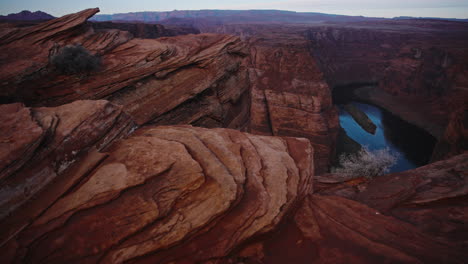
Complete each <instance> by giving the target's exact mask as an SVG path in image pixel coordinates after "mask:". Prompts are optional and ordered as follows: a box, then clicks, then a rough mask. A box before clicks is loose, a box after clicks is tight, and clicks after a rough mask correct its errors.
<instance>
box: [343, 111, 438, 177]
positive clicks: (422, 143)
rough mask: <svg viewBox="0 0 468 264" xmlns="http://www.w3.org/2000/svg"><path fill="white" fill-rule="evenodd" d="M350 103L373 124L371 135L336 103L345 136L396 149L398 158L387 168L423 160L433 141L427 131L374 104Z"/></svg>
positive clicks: (397, 168) (420, 163) (401, 168)
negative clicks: (374, 128) (375, 127)
mask: <svg viewBox="0 0 468 264" xmlns="http://www.w3.org/2000/svg"><path fill="white" fill-rule="evenodd" d="M353 104H354V105H355V106H356V107H358V108H359V109H361V110H362V111H364V112H365V113H366V114H367V115H368V116H369V118H370V119H371V120H372V122H374V124H375V125H376V126H377V130H376V132H375V135H372V134H369V133H367V132H366V131H364V130H363V129H362V128H361V127H360V126H359V125H358V124H357V123H356V122H355V121H354V119H353V118H352V117H351V116H350V115H349V114H348V113H347V112H346V111H344V110H343V108H342V107H339V108H340V123H341V127H343V128H344V129H345V130H346V133H347V134H348V136H349V137H351V138H352V139H354V140H355V141H357V142H358V143H360V144H361V145H363V146H367V147H368V148H369V149H370V150H375V149H382V148H386V147H388V148H390V150H391V151H392V152H395V153H398V154H399V158H398V161H397V163H396V164H395V165H394V166H393V167H392V168H390V172H399V171H405V170H409V169H413V168H416V167H420V166H423V165H425V164H427V162H428V161H429V159H430V156H431V153H432V150H433V148H434V145H435V143H436V142H435V139H434V138H433V137H432V136H431V135H429V134H428V133H426V132H425V131H424V130H422V129H419V128H417V127H415V126H413V125H411V124H408V123H406V122H405V121H403V120H401V119H399V118H398V117H396V116H393V115H392V114H390V113H388V112H386V111H384V110H381V109H380V108H378V107H375V106H372V105H367V104H362V103H356V102H353Z"/></svg>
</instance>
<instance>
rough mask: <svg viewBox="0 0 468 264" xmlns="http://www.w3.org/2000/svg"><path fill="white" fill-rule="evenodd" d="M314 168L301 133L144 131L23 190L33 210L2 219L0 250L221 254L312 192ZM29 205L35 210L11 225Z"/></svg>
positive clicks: (164, 259)
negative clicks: (38, 188)
mask: <svg viewBox="0 0 468 264" xmlns="http://www.w3.org/2000/svg"><path fill="white" fill-rule="evenodd" d="M94 156H96V157H94ZM312 165H313V163H312V148H311V146H310V143H309V142H308V141H307V140H306V139H295V138H275V137H264V136H254V135H249V134H243V133H241V132H238V131H235V130H226V129H214V130H208V129H203V128H195V127H189V126H179V127H146V128H142V129H139V130H137V131H136V132H135V133H134V134H133V135H132V136H131V137H130V138H128V139H126V140H124V141H121V142H119V143H117V144H114V145H113V146H112V147H111V148H110V149H109V150H108V151H107V152H105V153H104V152H103V153H90V154H88V156H86V157H85V158H84V160H83V161H82V162H81V163H77V167H76V168H75V169H73V170H71V171H69V173H68V174H67V175H66V177H70V179H68V178H67V179H65V178H63V179H62V184H57V183H56V184H49V185H46V186H45V187H46V191H45V192H42V193H40V194H37V195H36V197H35V200H33V201H31V200H30V199H28V197H24V198H25V199H24V200H23V201H24V202H29V203H30V204H33V205H34V207H32V208H31V207H26V208H27V209H29V210H23V212H16V213H13V214H12V215H11V216H10V217H9V218H8V219H6V220H4V221H3V222H2V229H3V230H5V231H6V233H7V234H8V236H5V235H2V245H3V247H2V248H1V251H2V254H1V256H2V258H3V261H4V263H7V262H8V261H12V262H24V261H29V262H41V261H45V262H48V263H58V262H64V261H66V262H76V261H79V262H86V263H95V262H101V263H121V262H124V261H130V260H132V261H136V262H152V263H169V262H171V261H176V262H177V263H180V262H181V261H182V262H183V263H187V262H192V261H203V260H205V261H206V260H209V259H214V258H220V257H224V256H226V255H228V254H229V253H230V252H231V251H232V250H233V249H234V248H236V247H237V246H238V245H239V244H241V243H242V242H243V241H245V240H247V239H249V238H252V237H256V236H258V235H260V234H264V233H266V232H269V231H272V230H274V229H275V227H276V226H277V225H278V223H279V222H280V221H282V220H283V219H284V218H285V216H286V214H287V213H288V212H290V211H291V209H292V208H293V207H294V206H296V205H297V204H298V203H299V202H300V201H301V200H302V199H303V198H304V197H305V196H306V195H307V194H308V193H310V192H311V188H312V175H313V166H312ZM80 172H81V174H80ZM84 172H85V173H84ZM76 174H80V175H76ZM63 177H65V175H64V176H63ZM30 178H31V179H32V180H35V181H36V180H38V175H31V176H30ZM72 179H73V180H75V182H76V184H74V185H71V184H70V181H71V180H72ZM65 181H68V184H65V183H64V182H65ZM44 185H45V184H44ZM2 191H5V188H2ZM58 193H60V194H61V195H59V196H56V197H55V199H53V200H51V199H50V197H51V196H52V195H53V194H58ZM48 198H49V199H48ZM32 209H34V210H36V211H37V212H40V214H35V215H30V218H28V219H27V220H29V221H25V222H23V223H22V224H21V225H20V224H17V223H18V222H17V221H18V220H24V218H25V216H24V214H25V213H26V212H27V213H30V212H31V211H30V210H32ZM5 231H4V232H5ZM188 241H190V243H187V242H188ZM5 261H6V262H5Z"/></svg>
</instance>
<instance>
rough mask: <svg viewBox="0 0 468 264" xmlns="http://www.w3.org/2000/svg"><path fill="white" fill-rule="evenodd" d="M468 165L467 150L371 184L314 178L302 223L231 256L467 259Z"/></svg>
mask: <svg viewBox="0 0 468 264" xmlns="http://www.w3.org/2000/svg"><path fill="white" fill-rule="evenodd" d="M467 166H468V153H465V154H463V155H459V156H457V157H454V158H452V159H449V160H446V161H443V162H438V163H434V164H432V165H428V166H425V167H421V168H419V169H416V170H411V171H408V172H404V173H397V174H390V175H386V176H382V177H379V178H376V179H374V180H372V181H370V182H367V181H366V180H361V179H354V180H346V179H341V180H340V179H339V177H338V176H337V175H333V174H329V175H321V176H314V190H315V194H312V195H309V196H308V197H307V198H306V199H305V200H304V202H303V203H302V204H301V206H300V207H299V208H298V210H297V211H296V212H295V214H294V221H286V222H285V223H284V224H283V225H281V226H280V227H279V228H278V231H277V232H276V233H275V235H274V236H269V237H267V238H265V239H264V240H259V241H258V240H257V241H254V242H252V243H249V244H246V245H244V246H243V247H242V248H241V249H239V250H238V253H236V254H235V255H234V256H231V257H230V258H226V259H224V261H225V262H226V263H231V262H233V263H235V262H236V261H242V262H244V263H268V264H271V263H310V262H311V261H312V262H314V263H376V262H380V261H384V262H390V263H464V261H465V259H466V258H467V257H468V255H467V253H466V251H465V250H464V249H465V248H466V243H467V240H466V238H467V236H466V231H467V230H466V223H467V222H468V219H467V218H466V213H465V212H466V209H467V201H466V190H467V189H466V186H467V175H466V171H467ZM327 185H328V186H327ZM286 249H287V250H286ZM229 261H231V262H229Z"/></svg>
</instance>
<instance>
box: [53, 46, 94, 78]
mask: <svg viewBox="0 0 468 264" xmlns="http://www.w3.org/2000/svg"><path fill="white" fill-rule="evenodd" d="M50 62H51V64H52V65H53V66H54V67H55V69H56V70H57V71H58V72H60V73H62V74H67V75H72V74H78V73H89V72H93V71H96V70H98V69H99V67H100V65H101V60H100V58H99V57H97V56H95V55H92V54H91V53H90V52H89V51H88V50H87V49H85V48H84V47H83V46H81V45H79V44H77V45H67V46H65V47H63V48H62V49H61V50H60V51H59V52H58V53H57V54H56V55H54V56H52V58H51V61H50Z"/></svg>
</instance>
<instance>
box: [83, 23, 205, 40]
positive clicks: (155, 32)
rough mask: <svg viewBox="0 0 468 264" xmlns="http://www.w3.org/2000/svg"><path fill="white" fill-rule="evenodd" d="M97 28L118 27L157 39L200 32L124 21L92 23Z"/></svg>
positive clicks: (147, 37) (177, 27)
mask: <svg viewBox="0 0 468 264" xmlns="http://www.w3.org/2000/svg"><path fill="white" fill-rule="evenodd" d="M91 25H92V26H93V28H94V29H95V30H100V29H118V30H122V31H128V32H130V33H132V35H133V37H135V38H145V39H155V38H161V37H174V36H179V35H188V34H199V33H200V31H199V30H198V29H195V28H193V27H180V26H163V25H160V24H144V23H138V22H135V23H122V22H118V23H117V22H94V23H92V24H91Z"/></svg>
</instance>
